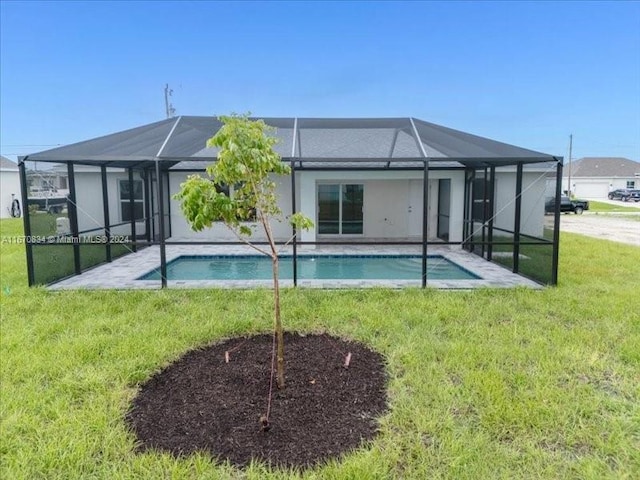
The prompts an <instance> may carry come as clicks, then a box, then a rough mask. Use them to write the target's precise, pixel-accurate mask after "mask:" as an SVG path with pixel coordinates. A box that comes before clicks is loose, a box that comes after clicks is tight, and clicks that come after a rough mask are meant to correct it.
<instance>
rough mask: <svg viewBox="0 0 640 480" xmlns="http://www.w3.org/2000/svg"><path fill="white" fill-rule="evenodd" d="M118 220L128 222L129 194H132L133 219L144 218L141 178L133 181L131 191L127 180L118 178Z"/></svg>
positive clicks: (129, 215)
mask: <svg viewBox="0 0 640 480" xmlns="http://www.w3.org/2000/svg"><path fill="white" fill-rule="evenodd" d="M118 185H119V187H120V220H121V221H123V222H129V221H131V220H132V217H131V196H132V195H133V215H134V217H133V218H135V220H137V221H141V220H144V198H143V195H142V192H143V188H142V180H134V181H133V191H131V188H130V184H129V180H120V181H119V182H118Z"/></svg>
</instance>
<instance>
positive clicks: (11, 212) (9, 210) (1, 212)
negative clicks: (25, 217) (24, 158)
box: [0, 156, 22, 218]
mask: <svg viewBox="0 0 640 480" xmlns="http://www.w3.org/2000/svg"><path fill="white" fill-rule="evenodd" d="M21 211H22V189H21V188H20V173H19V170H18V165H17V164H16V163H15V162H12V161H11V160H9V159H8V158H7V157H3V156H0V218H10V217H19V216H21Z"/></svg>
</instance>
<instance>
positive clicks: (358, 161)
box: [21, 116, 560, 168]
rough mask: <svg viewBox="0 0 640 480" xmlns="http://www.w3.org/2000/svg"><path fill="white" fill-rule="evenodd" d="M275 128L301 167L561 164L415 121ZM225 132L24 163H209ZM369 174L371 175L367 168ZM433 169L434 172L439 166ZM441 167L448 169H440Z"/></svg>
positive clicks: (70, 149)
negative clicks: (217, 137) (212, 141)
mask: <svg viewBox="0 0 640 480" xmlns="http://www.w3.org/2000/svg"><path fill="white" fill-rule="evenodd" d="M262 120H264V121H265V123H267V124H268V125H271V126H273V127H274V128H275V131H274V133H273V135H275V136H276V137H277V138H278V139H279V140H280V141H279V143H278V144H277V146H276V150H277V152H278V153H279V154H280V156H281V157H282V158H283V159H285V160H290V159H292V158H293V159H295V160H296V161H300V162H301V165H302V166H307V165H308V166H312V165H313V166H324V167H326V166H329V165H330V166H334V167H336V168H341V167H340V164H342V168H344V166H345V165H349V166H352V165H356V166H357V165H361V166H362V167H363V168H366V167H368V166H371V165H374V166H380V165H381V164H383V165H385V166H387V167H389V166H393V167H396V168H408V167H409V166H413V167H419V166H421V165H422V162H423V160H424V158H429V160H430V161H432V162H448V163H447V164H446V165H448V166H453V165H460V164H464V165H474V166H482V165H504V164H514V163H515V162H518V161H521V162H548V161H558V160H559V159H560V157H554V156H552V155H548V154H545V153H540V152H535V151H533V150H527V149H524V148H520V147H516V146H513V145H508V144H506V143H501V142H497V141H495V140H490V139H488V138H484V137H479V136H476V135H471V134H469V133H465V132H461V131H458V130H453V129H450V128H446V127H442V126H440V125H435V124H433V123H428V122H425V121H422V120H419V119H414V118H262ZM221 125H222V124H221V123H220V121H219V120H218V119H217V118H216V117H201V116H180V117H176V118H169V119H166V120H162V121H159V122H155V123H151V124H149V125H143V126H141V127H136V128H132V129H129V130H125V131H122V132H118V133H113V134H111V135H106V136H104V137H99V138H95V139H91V140H87V141H84V142H79V143H75V144H72V145H67V146H63V147H58V148H54V149H51V150H46V151H44V152H39V153H35V154H32V155H28V156H26V157H22V158H21V160H30V161H48V162H68V161H75V162H79V163H84V164H99V165H102V164H105V165H109V166H113V167H117V166H120V167H122V166H134V165H137V164H145V163H147V162H149V161H155V160H163V161H165V163H169V164H170V165H176V164H178V163H179V162H186V161H189V162H190V161H198V160H208V161H210V160H212V159H214V158H215V157H216V153H217V151H216V150H215V149H208V148H206V146H205V145H206V141H207V139H208V138H210V137H211V136H213V135H214V134H215V132H217V131H218V129H219V128H220V126H221ZM365 166H366V167H365ZM434 166H436V165H434ZM443 166H444V165H443Z"/></svg>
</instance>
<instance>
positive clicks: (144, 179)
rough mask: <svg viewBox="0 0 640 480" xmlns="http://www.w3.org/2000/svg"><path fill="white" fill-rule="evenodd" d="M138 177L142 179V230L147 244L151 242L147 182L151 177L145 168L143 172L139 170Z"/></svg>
mask: <svg viewBox="0 0 640 480" xmlns="http://www.w3.org/2000/svg"><path fill="white" fill-rule="evenodd" d="M140 176H141V177H142V183H143V185H144V203H143V207H142V215H143V216H144V230H145V233H146V235H145V236H146V240H147V243H149V242H151V214H150V213H149V212H151V209H150V208H149V197H150V196H151V195H150V191H149V182H150V179H151V175H149V172H148V169H147V168H146V167H145V168H144V169H143V170H140Z"/></svg>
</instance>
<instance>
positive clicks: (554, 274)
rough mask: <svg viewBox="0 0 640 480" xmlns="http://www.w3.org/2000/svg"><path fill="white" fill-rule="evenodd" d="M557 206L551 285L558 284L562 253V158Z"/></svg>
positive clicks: (557, 178) (558, 166) (558, 173)
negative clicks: (559, 259) (559, 260)
mask: <svg viewBox="0 0 640 480" xmlns="http://www.w3.org/2000/svg"><path fill="white" fill-rule="evenodd" d="M556 161H557V163H556V204H555V210H554V212H553V254H552V256H551V284H552V285H557V284H558V256H559V252H560V197H561V196H562V169H563V166H562V158H560V159H556Z"/></svg>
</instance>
